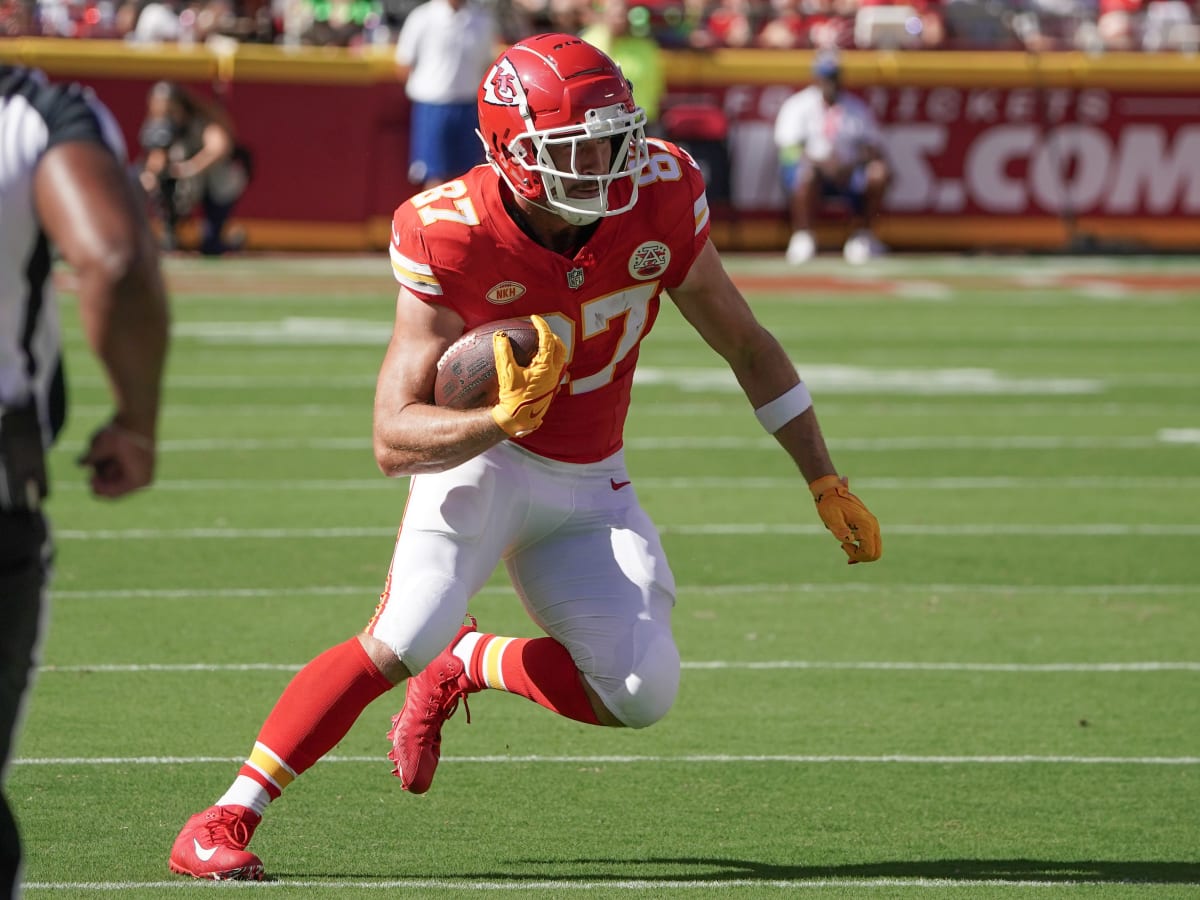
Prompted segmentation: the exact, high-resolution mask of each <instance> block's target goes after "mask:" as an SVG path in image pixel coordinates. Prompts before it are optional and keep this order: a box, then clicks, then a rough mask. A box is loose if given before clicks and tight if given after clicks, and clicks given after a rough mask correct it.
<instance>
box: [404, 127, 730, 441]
mask: <svg viewBox="0 0 1200 900" xmlns="http://www.w3.org/2000/svg"><path fill="white" fill-rule="evenodd" d="M630 189H631V188H630V186H629V184H628V182H627V181H626V182H621V183H620V184H617V185H614V186H613V188H612V194H613V197H612V200H613V203H614V204H617V205H619V204H622V203H624V202H626V201H627V200H628V197H629V194H628V191H629V190H630ZM501 190H502V187H501V180H500V176H499V175H497V174H496V173H495V172H494V171H493V170H492V169H491V168H490V167H489V166H486V165H484V166H476V167H475V168H474V169H471V171H469V172H467V174H466V175H464V176H463V177H462V178H460V179H456V180H454V181H450V182H447V183H446V184H443V185H440V186H438V187H436V188H431V189H430V190H427V191H422V192H421V193H419V194H416V195H415V196H413V197H411V198H409V199H408V200H407V201H406V202H405V203H403V204H402V205H401V206H400V207H398V208H397V210H396V213H395V215H394V216H393V217H392V244H391V257H392V271H393V272H394V273H395V276H396V280H397V281H399V282H400V283H401V284H402V285H404V286H405V287H406V288H408V289H409V290H411V291H412V292H413V293H415V294H416V295H417V296H418V297H421V298H422V299H423V300H425V301H426V302H427V303H432V304H436V305H440V306H446V307H448V308H450V309H452V310H454V311H455V312H456V313H458V314H459V315H460V316H461V317H462V318H463V321H464V322H465V323H466V328H467V329H471V328H474V327H475V326H477V325H482V324H483V323H485V322H490V321H494V320H496V319H503V318H508V317H509V316H528V315H534V314H536V315H539V316H541V317H542V318H544V319H545V320H546V322H547V324H549V325H550V327H551V328H552V329H553V330H554V333H555V334H557V335H558V336H559V337H560V338H562V340H563V343H564V344H566V348H567V366H566V369H565V371H564V378H563V384H562V387H561V388H560V389H559V392H558V396H556V397H555V398H554V402H553V403H552V404H550V409H549V411H548V412H547V414H546V418H545V419H544V420H543V422H542V425H541V427H540V428H538V429H537V430H536V431H534V432H533V433H532V434H529V435H527V436H526V437H523V438H518V439H516V442H517V443H518V444H520V445H521V446H523V447H525V448H526V449H528V450H531V451H532V452H534V453H537V454H539V455H541V456H546V457H549V458H551V459H557V460H562V461H563V462H573V463H585V462H596V461H597V460H601V459H604V458H605V457H607V456H611V455H612V454H613V453H615V452H616V451H617V450H619V449H620V447H621V440H622V432H623V430H624V426H625V415H626V413H627V412H628V409H629V398H630V390H631V388H632V386H633V370H634V367H635V366H636V365H637V358H638V350H639V346H640V344H641V342H642V339H643V338H644V337H645V336H646V335H647V334H648V333H649V331H650V328H651V327H652V326H653V325H654V320H655V318H656V317H657V316H658V308H659V297H660V295H661V294H662V292H663V290H664V289H667V290H669V289H670V288H672V287H675V286H676V285H678V284H679V283H680V282H682V281H683V279H684V276H686V275H687V273H688V270H689V269H691V267H692V263H693V262H694V261H695V259H696V257H697V255H698V254H699V253H700V250H701V249H702V248H703V247H704V244H705V242H706V241H707V240H708V232H709V212H708V201H707V199H706V197H705V193H704V179H703V177H702V175H701V173H700V170H699V169H698V168H697V166H696V164H695V163H694V162H693V161H692V159H691V157H689V156H688V155H687V154H686V153H685V152H684V151H682V150H680V149H679V148H678V147H676V146H675V145H674V144H669V143H666V142H663V141H652V142H651V147H650V164H649V165H648V166H647V167H646V169H645V171H643V173H642V175H641V177H640V180H639V192H638V199H637V204H636V205H635V206H634V207H633V209H631V210H629V212H626V213H624V214H622V215H618V216H611V217H607V218H602V219H600V220H599V224H598V225H597V227H596V230H595V232H594V233H593V234H592V236H591V237H590V238H589V239H588V241H587V243H586V244H584V245H583V247H581V248H580V249H579V250H578V251H577V252H576V253H575V255H574V256H572V257H567V256H564V255H563V254H561V253H556V252H555V251H553V250H549V249H547V248H546V247H543V246H542V245H541V244H538V243H537V242H535V241H534V240H533V239H531V238H530V237H528V236H527V235H526V234H525V233H524V232H523V231H522V230H521V229H520V228H519V227H518V226H517V224H516V223H515V222H513V220H512V218H511V217H510V216H509V214H508V212H507V211H506V210H505V208H504V204H503V201H502V199H501ZM503 190H507V188H503Z"/></svg>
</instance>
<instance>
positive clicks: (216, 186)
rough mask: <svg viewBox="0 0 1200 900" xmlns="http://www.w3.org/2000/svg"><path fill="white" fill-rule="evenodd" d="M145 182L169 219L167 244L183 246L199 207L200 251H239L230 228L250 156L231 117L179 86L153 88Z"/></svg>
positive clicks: (143, 138)
mask: <svg viewBox="0 0 1200 900" xmlns="http://www.w3.org/2000/svg"><path fill="white" fill-rule="evenodd" d="M139 140H140V142H141V146H142V151H143V153H144V156H143V160H142V171H141V181H142V186H143V187H144V188H145V189H146V191H147V192H148V193H149V194H150V195H151V197H153V198H155V200H156V202H157V205H158V208H159V210H160V212H161V214H162V217H163V244H164V246H165V247H167V248H168V249H174V248H175V247H177V246H178V228H179V223H180V222H181V221H182V220H183V219H184V218H185V217H187V216H189V215H191V214H192V212H193V210H194V209H195V208H196V205H197V204H199V206H200V209H201V212H202V231H201V238H200V252H201V253H203V254H205V255H206V256H218V255H220V254H222V253H225V252H226V251H228V250H231V249H236V246H237V242H234V243H233V244H230V243H227V242H226V240H225V225H226V222H227V221H228V220H229V216H230V214H231V213H232V212H233V208H234V206H236V205H237V202H238V200H239V199H241V197H242V194H243V193H244V192H245V190H246V186H247V185H248V184H249V182H250V175H251V171H250V169H251V166H250V154H249V151H247V150H246V149H245V148H244V147H241V146H240V145H238V143H237V142H236V140H235V137H234V132H233V124H232V122H231V121H230V119H229V116H228V115H227V114H226V113H225V111H224V110H222V109H221V108H220V107H218V106H217V105H216V104H215V103H212V102H207V101H204V100H201V99H200V98H198V97H196V96H195V95H193V94H191V93H189V92H188V91H186V90H184V89H183V88H182V87H180V86H179V85H177V84H174V83H172V82H168V81H160V82H158V83H157V84H155V85H154V86H153V87H152V88H150V93H149V95H148V98H147V103H146V120H145V122H143V124H142V128H141V132H140V134H139Z"/></svg>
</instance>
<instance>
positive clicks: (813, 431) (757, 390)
mask: <svg viewBox="0 0 1200 900" xmlns="http://www.w3.org/2000/svg"><path fill="white" fill-rule="evenodd" d="M758 334H759V338H758V343H757V345H756V346H753V347H747V348H746V349H745V351H744V352H743V353H742V354H741V355H740V362H739V361H738V360H739V357H735V360H734V367H733V368H734V374H735V375H736V376H737V379H738V382H739V384H741V385H742V389H743V390H744V391H745V392H746V397H747V398H748V399H749V400H750V403H751V404H752V405H753V406H754V408H755V410H762V409H763V408H764V407H767V406H768V405H772V406H773V410H772V414H771V415H770V416H769V417H768V418H769V419H770V420H771V422H770V423H764V426H766V425H767V424H769V427H768V430H769V431H770V432H771V433H772V434H773V435H774V437H775V439H776V440H777V441H779V443H780V445H782V447H783V448H784V449H785V450H786V451H787V453H788V455H789V456H791V457H792V459H793V460H794V461H795V463H796V466H797V467H798V468H799V469H800V472H801V474H803V475H804V478H805V480H806V481H809V482H811V481H813V480H815V479H817V478H820V477H821V476H822V475H831V474H833V473H834V472H836V471H837V470H836V469H835V468H834V465H833V461H832V460H831V459H830V456H829V449H828V448H827V447H826V445H825V438H824V436H823V435H822V433H821V426H820V424H819V422H818V421H817V415H816V412H815V411H814V410H813V408H812V406H811V398H810V397H809V395H808V392H807V390H806V389H805V387H804V386H803V385H802V384H801V385H799V387H797V383H798V382H799V381H800V376H799V374H798V373H797V372H796V367H795V365H793V364H792V361H791V359H790V358H789V357H788V355H787V353H786V352H785V351H784V350H783V348H782V346H780V344H779V342H778V341H777V340H776V339H775V338H774V337H773V336H772V335H771V334H770V333H768V332H766V331H760V332H759V333H758ZM781 398H782V399H781ZM775 404H782V405H781V406H780V405H775ZM805 407H807V408H805ZM789 410H795V414H794V415H792V414H790V412H789ZM776 419H778V422H776V421H775V420H776Z"/></svg>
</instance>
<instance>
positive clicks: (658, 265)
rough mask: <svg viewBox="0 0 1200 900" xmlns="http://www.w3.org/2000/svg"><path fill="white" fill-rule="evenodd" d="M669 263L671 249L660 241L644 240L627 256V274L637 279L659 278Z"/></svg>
mask: <svg viewBox="0 0 1200 900" xmlns="http://www.w3.org/2000/svg"><path fill="white" fill-rule="evenodd" d="M670 264H671V251H670V250H669V249H668V248H667V245H666V244H664V243H662V242H660V241H645V242H643V243H642V244H641V245H640V246H639V247H638V248H637V249H636V250H634V251H633V255H632V256H630V257H629V274H630V275H632V276H633V277H634V278H636V279H637V280H638V281H649V280H650V279H651V278H661V277H662V274H663V273H664V272H666V271H667V266H669V265H670Z"/></svg>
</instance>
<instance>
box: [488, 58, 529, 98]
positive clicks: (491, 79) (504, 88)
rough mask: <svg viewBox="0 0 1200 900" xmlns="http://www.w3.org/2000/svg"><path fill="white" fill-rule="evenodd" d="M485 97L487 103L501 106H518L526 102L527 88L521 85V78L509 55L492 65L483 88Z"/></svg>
mask: <svg viewBox="0 0 1200 900" xmlns="http://www.w3.org/2000/svg"><path fill="white" fill-rule="evenodd" d="M483 99H484V102H485V103H495V104H497V105H499V106H517V105H520V104H523V103H524V102H525V89H524V88H523V87H521V79H520V78H518V77H517V72H516V69H514V68H513V66H512V63H510V62H509V61H508V57H504V58H502V59H501V60H500V61H499V62H497V63H496V64H495V65H494V66H492V71H491V72H489V73H488V77H487V83H486V86H485V87H484V90H483Z"/></svg>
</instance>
